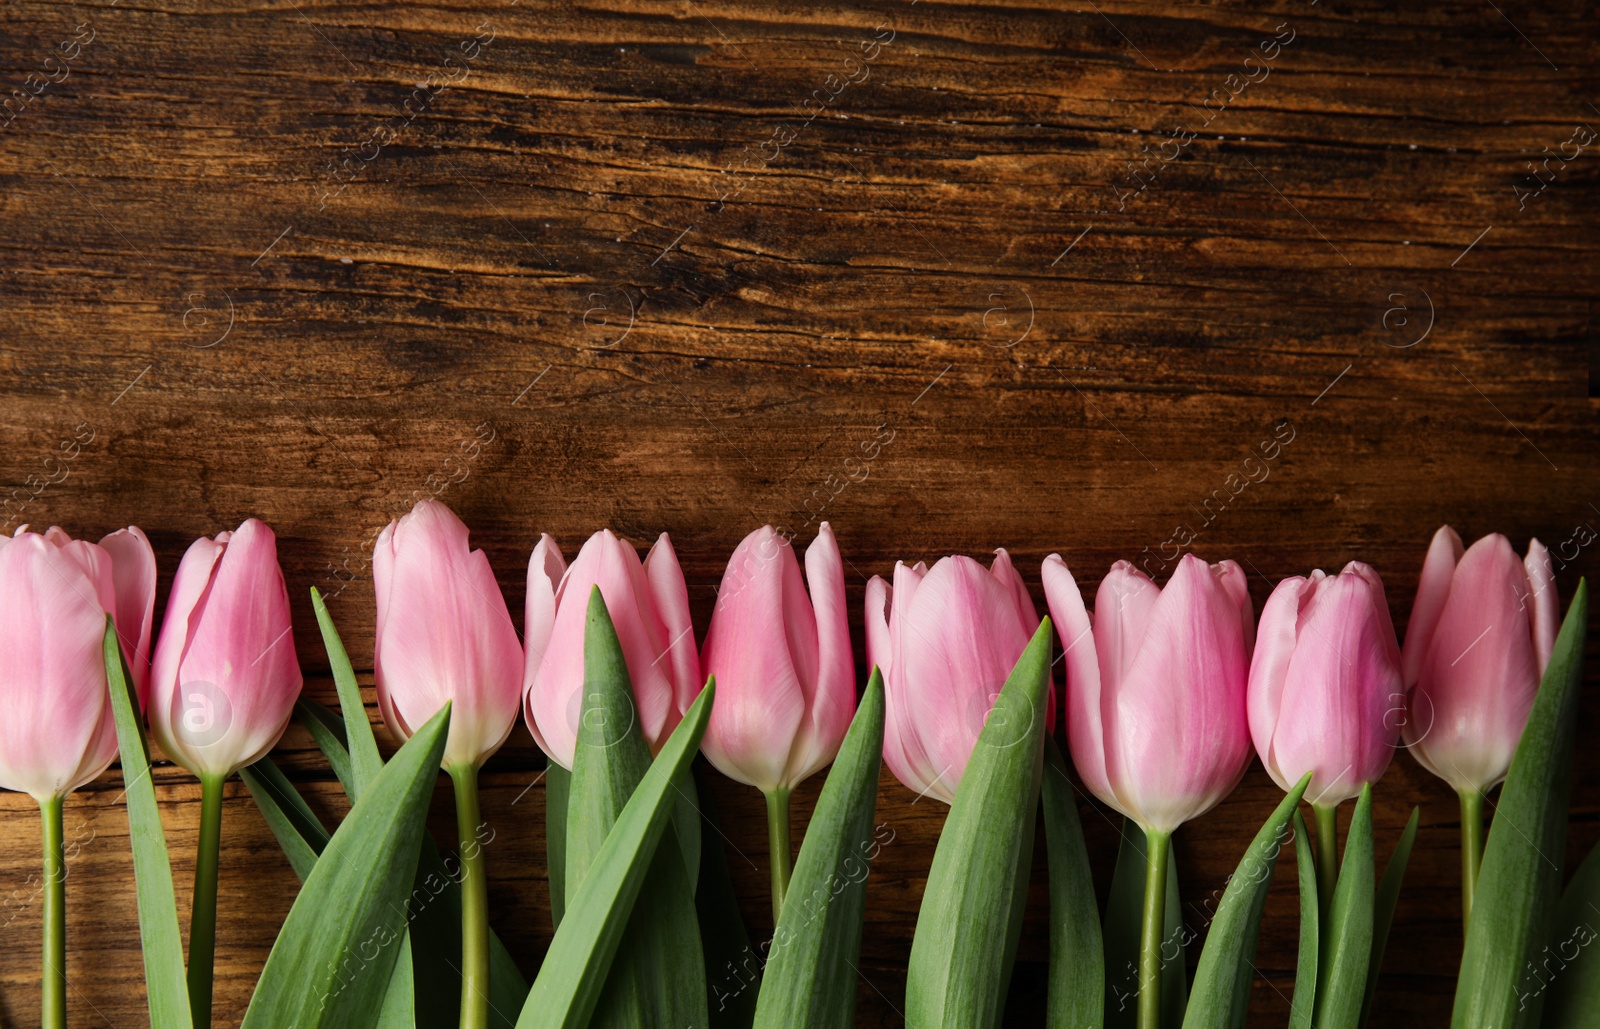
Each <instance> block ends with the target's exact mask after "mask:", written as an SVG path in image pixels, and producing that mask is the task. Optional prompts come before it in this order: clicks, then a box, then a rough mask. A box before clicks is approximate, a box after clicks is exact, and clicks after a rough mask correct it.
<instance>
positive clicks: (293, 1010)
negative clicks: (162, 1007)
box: [241, 706, 450, 1029]
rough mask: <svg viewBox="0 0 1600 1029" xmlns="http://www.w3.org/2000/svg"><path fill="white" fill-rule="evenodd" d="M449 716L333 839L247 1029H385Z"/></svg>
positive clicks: (281, 942)
mask: <svg viewBox="0 0 1600 1029" xmlns="http://www.w3.org/2000/svg"><path fill="white" fill-rule="evenodd" d="M449 727H450V709H449V707H448V706H446V707H445V708H444V709H443V710H441V711H440V712H439V713H438V714H437V715H435V716H434V717H433V718H431V719H429V721H428V723H427V724H426V725H424V726H423V727H422V728H421V729H420V730H419V731H418V732H417V734H416V735H415V736H413V737H412V738H411V739H410V740H409V741H408V742H407V743H406V745H405V746H403V747H401V748H400V750H399V752H398V753H396V754H395V756H394V760H392V761H390V762H389V764H388V765H386V766H385V767H384V769H383V771H382V772H380V773H379V774H378V776H377V778H376V779H375V780H374V781H373V783H372V785H371V788H370V789H368V790H367V791H366V792H364V793H363V794H362V795H361V799H360V800H358V801H356V802H355V804H354V806H353V807H352V808H351V809H350V814H349V815H348V816H346V818H345V820H344V822H343V823H342V824H341V825H340V826H339V828H338V830H337V831H336V832H335V833H334V834H333V837H332V838H331V839H329V841H328V844H327V848H326V853H327V854H329V855H331V858H330V860H326V861H325V860H321V859H319V860H318V861H317V863H316V865H315V866H313V868H312V869H311V874H310V875H308V876H307V877H306V881H305V884H304V886H302V887H301V889H300V894H299V896H297V897H296V898H295V902H294V906H293V907H291V908H290V909H289V916H288V918H287V919H285V920H284V924H283V928H282V930H280V931H279V933H278V939H277V941H276V942H275V943H274V944H273V946H272V952H271V953H270V954H269V955H268V956H267V964H266V967H265V968H263V969H262V970H261V978H260V979H259V980H258V981H257V983H256V990H255V995H254V996H253V997H251V999H250V1007H249V1008H248V1009H247V1010H246V1011H245V1017H244V1022H243V1024H242V1026H241V1029H283V1027H285V1026H294V1027H296V1029H321V1027H326V1029H345V1027H358V1029H359V1027H361V1026H376V1025H377V1019H378V1011H379V1005H380V1002H381V1001H382V999H383V996H384V993H385V992H386V990H387V988H388V984H389V979H390V976H391V974H392V973H393V971H394V965H395V961H396V960H397V958H398V956H399V953H400V947H399V946H398V945H397V944H398V943H399V941H400V940H402V939H404V937H405V930H406V915H405V911H404V908H403V905H404V904H405V903H406V894H407V892H408V891H409V890H410V888H411V885H412V882H413V880H414V879H415V877H416V871H417V852H418V848H419V847H420V845H421V842H422V836H423V822H424V820H425V819H426V817H427V814H428V802H429V801H430V800H431V799H432V796H433V786H434V782H435V780H436V779H437V778H438V774H439V761H440V758H441V757H443V755H444V743H445V736H446V734H447V733H448V731H449Z"/></svg>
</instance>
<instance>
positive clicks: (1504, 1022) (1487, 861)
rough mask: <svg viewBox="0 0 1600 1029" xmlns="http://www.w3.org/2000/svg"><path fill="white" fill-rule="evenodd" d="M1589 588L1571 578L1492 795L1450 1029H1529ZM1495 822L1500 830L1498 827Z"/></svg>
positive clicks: (1535, 1018) (1536, 1008)
mask: <svg viewBox="0 0 1600 1029" xmlns="http://www.w3.org/2000/svg"><path fill="white" fill-rule="evenodd" d="M1588 618H1589V585H1588V583H1587V582H1586V581H1583V580H1579V582H1578V590H1577V592H1576V593H1575V594H1574V595H1573V597H1572V604H1571V605H1570V606H1569V607H1568V608H1567V617H1566V619H1565V620H1564V621H1563V622H1562V624H1561V632H1560V633H1559V634H1557V636H1556V645H1555V650H1554V652H1553V653H1552V654H1551V656H1550V664H1549V665H1548V666H1547V667H1546V668H1545V671H1544V679H1543V680H1542V681H1541V682H1540V684H1539V693H1538V695H1537V696H1536V697H1535V698H1534V701H1533V710H1532V711H1531V712H1529V714H1528V725H1527V727H1526V728H1525V729H1523V731H1522V739H1521V741H1520V742H1518V744H1517V752H1516V756H1514V757H1513V758H1512V759H1511V771H1510V773H1509V774H1508V775H1507V776H1506V782H1505V785H1504V786H1503V787H1502V788H1501V790H1500V802H1499V804H1498V805H1496V810H1495V815H1494V822H1493V824H1492V825H1491V826H1490V829H1489V839H1488V842H1487V843H1486V844H1485V846H1484V851H1483V865H1482V867H1481V868H1480V870H1479V872H1478V887H1477V890H1476V892H1475V893H1474V895H1473V902H1472V919H1471V921H1470V922H1469V924H1468V926H1467V942H1466V946H1465V948H1464V949H1463V951H1462V954H1461V975H1460V978H1459V979H1458V980H1457V981H1456V1000H1455V1009H1454V1011H1453V1012H1452V1014H1451V1018H1450V1025H1451V1026H1452V1027H1453V1029H1532V1027H1534V1026H1537V1025H1538V1024H1539V1016H1540V1009H1541V1007H1542V1005H1543V1003H1544V993H1543V992H1542V991H1540V992H1533V993H1532V995H1531V996H1529V993H1530V990H1529V984H1528V981H1527V966H1528V963H1529V962H1531V961H1534V960H1535V959H1536V958H1537V957H1540V956H1541V950H1542V948H1543V947H1544V946H1545V945H1546V944H1547V943H1548V942H1549V939H1550V925H1551V920H1552V918H1553V917H1554V915H1555V908H1556V902H1557V901H1558V899H1559V898H1560V895H1561V866H1560V865H1559V864H1558V863H1557V862H1559V861H1560V860H1561V858H1562V855H1563V854H1565V853H1566V847H1567V794H1568V791H1569V790H1570V788H1571V780H1572V749H1573V746H1574V743H1575V740H1576V735H1577V729H1578V718H1577V713H1578V693H1579V685H1580V683H1581V682H1582V679H1583V643H1584V635H1585V632H1586V630H1587V628H1588ZM1502 823H1503V824H1502Z"/></svg>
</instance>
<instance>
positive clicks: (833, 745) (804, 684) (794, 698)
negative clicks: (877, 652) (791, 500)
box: [700, 522, 856, 793]
mask: <svg viewBox="0 0 1600 1029" xmlns="http://www.w3.org/2000/svg"><path fill="white" fill-rule="evenodd" d="M807 584H809V586H810V592H811V595H810V597H809V598H807V596H806V585H807ZM700 665H701V670H702V671H703V672H704V673H705V674H706V675H708V676H714V677H715V678H716V680H717V703H716V706H715V707H713V708H712V709H711V721H710V723H709V724H708V725H707V727H706V733H705V739H704V741H703V742H702V744H701V749H703V750H704V751H705V755H706V757H707V758H708V759H709V760H710V761H711V763H712V764H713V765H715V766H716V767H717V770H718V771H720V772H722V774H723V775H726V776H727V777H728V778H730V779H736V780H738V781H739V782H742V783H745V784H746V785H749V786H754V787H757V788H758V789H760V790H761V791H763V792H765V793H771V792H773V791H775V790H787V789H790V788H791V787H793V786H794V785H795V784H796V783H798V782H800V781H801V780H803V779H805V778H806V777H807V776H810V775H811V774H812V773H814V772H816V771H818V770H820V769H822V768H823V767H824V766H826V765H827V764H829V763H830V762H831V761H833V759H834V757H835V755H837V754H838V753H839V745H840V744H841V743H843V742H844V734H845V730H847V729H849V728H850V718H851V714H852V713H853V712H854V710H855V702H856V689H855V662H854V658H853V657H852V655H851V652H850V625H849V619H848V616H847V615H846V613H845V600H844V563H843V561H842V560H841V559H840V557H839V545H838V544H837V543H836V542H834V538H833V530H832V529H831V528H830V527H829V526H828V523H827V522H823V523H822V526H821V528H820V529H819V530H818V532H817V539H816V541H815V542H814V543H812V544H811V546H810V547H809V548H807V550H806V582H804V583H803V582H802V581H801V577H800V563H799V562H798V561H797V560H795V555H794V547H793V546H791V545H790V543H789V541H788V540H786V539H783V538H782V537H780V536H779V535H778V534H777V533H776V532H775V531H774V530H773V528H772V526H770V525H768V526H765V527H764V528H760V529H757V530H756V531H755V532H752V533H751V534H750V535H748V536H746V537H745V538H744V541H743V542H742V543H740V544H739V547H738V549H736V550H735V551H734V552H733V557H732V558H731V559H730V560H729V561H728V568H727V571H726V572H724V573H723V576H722V589H721V591H720V592H719V593H718V594H717V606H716V608H715V609H714V610H713V611H712V614H711V628H710V629H708V630H706V642H705V646H704V648H703V649H702V651H701V656H700Z"/></svg>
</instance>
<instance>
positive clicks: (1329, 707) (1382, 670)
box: [1249, 561, 1405, 807]
mask: <svg viewBox="0 0 1600 1029" xmlns="http://www.w3.org/2000/svg"><path fill="white" fill-rule="evenodd" d="M1404 696H1405V693H1404V691H1403V689H1402V688H1401V681H1400V645H1399V643H1398V642H1397V641H1396V640H1395V635H1394V622H1393V621H1392V620H1391V619H1390V617H1389V602H1388V601H1387V600H1386V599H1385V598H1384V595H1383V580H1382V579H1380V578H1378V573H1377V572H1375V571H1373V570H1372V568H1371V567H1369V566H1367V565H1364V564H1362V563H1361V562H1359V561H1352V562H1350V563H1349V564H1348V565H1345V567H1344V571H1342V572H1340V573H1339V574H1338V575H1334V576H1329V575H1325V574H1323V573H1322V572H1321V571H1320V570H1318V571H1314V572H1312V573H1311V577H1310V578H1305V577H1303V576H1296V577H1295V578H1292V579H1285V580H1283V581H1282V582H1280V583H1279V584H1278V588H1277V589H1275V590H1273V591H1272V596H1271V597H1269V598H1268V599H1267V603H1266V606H1265V607H1263V608H1262V609H1261V626H1260V629H1259V633H1258V636H1257V638H1256V652H1255V658H1254V660H1253V661H1252V662H1251V664H1250V696H1249V709H1250V735H1251V736H1252V737H1254V739H1255V745H1256V753H1257V754H1259V755H1260V756H1261V763H1262V764H1263V765H1265V766H1266V768H1267V772H1268V773H1269V774H1270V775H1271V776H1272V779H1273V781H1274V782H1276V783H1277V784H1278V785H1279V786H1280V787H1282V788H1283V789H1284V790H1286V791H1287V790H1290V789H1293V788H1294V785H1295V784H1296V783H1298V782H1299V781H1300V779H1301V778H1302V777H1303V776H1304V775H1305V774H1306V773H1307V772H1310V773H1311V783H1310V785H1308V786H1307V787H1306V792H1305V798H1306V800H1307V801H1309V802H1311V803H1312V804H1313V805H1318V806H1323V807H1335V806H1337V805H1339V804H1341V803H1343V802H1344V801H1346V800H1349V799H1351V798H1352V797H1355V796H1357V795H1359V794H1360V793H1361V787H1362V786H1363V785H1365V784H1367V783H1373V782H1377V781H1378V780H1379V779H1380V778H1382V777H1383V772H1384V769H1386V768H1388V767H1389V759H1390V758H1391V757H1393V756H1394V746H1395V742H1396V741H1397V740H1398V739H1399V737H1400V722H1401V719H1400V718H1399V717H1398V715H1399V710H1400V709H1399V702H1400V701H1401V700H1402V699H1403V698H1404Z"/></svg>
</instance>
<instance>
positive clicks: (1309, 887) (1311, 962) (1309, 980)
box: [1289, 808, 1322, 1029]
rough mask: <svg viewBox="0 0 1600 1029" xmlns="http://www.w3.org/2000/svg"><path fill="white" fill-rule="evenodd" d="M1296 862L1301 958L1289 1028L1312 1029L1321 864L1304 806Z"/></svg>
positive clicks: (1297, 824) (1296, 815) (1297, 822)
mask: <svg viewBox="0 0 1600 1029" xmlns="http://www.w3.org/2000/svg"><path fill="white" fill-rule="evenodd" d="M1294 865H1295V871H1296V872H1297V873H1298V874H1299V878H1300V958H1299V962H1298V964H1297V965H1296V967H1295V971H1294V999H1293V1000H1292V1001H1291V1002H1290V1005H1289V1029H1311V1019H1312V1017H1313V1016H1315V1014H1316V1011H1317V960H1318V957H1319V954H1318V952H1319V950H1320V948H1321V946H1322V912H1321V910H1320V903H1321V902H1320V901H1319V900H1318V898H1317V865H1316V861H1315V859H1314V858H1312V856H1311V834H1310V832H1308V831H1307V830H1306V820H1305V819H1304V818H1302V817H1300V809H1299V808H1295V812H1294Z"/></svg>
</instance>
